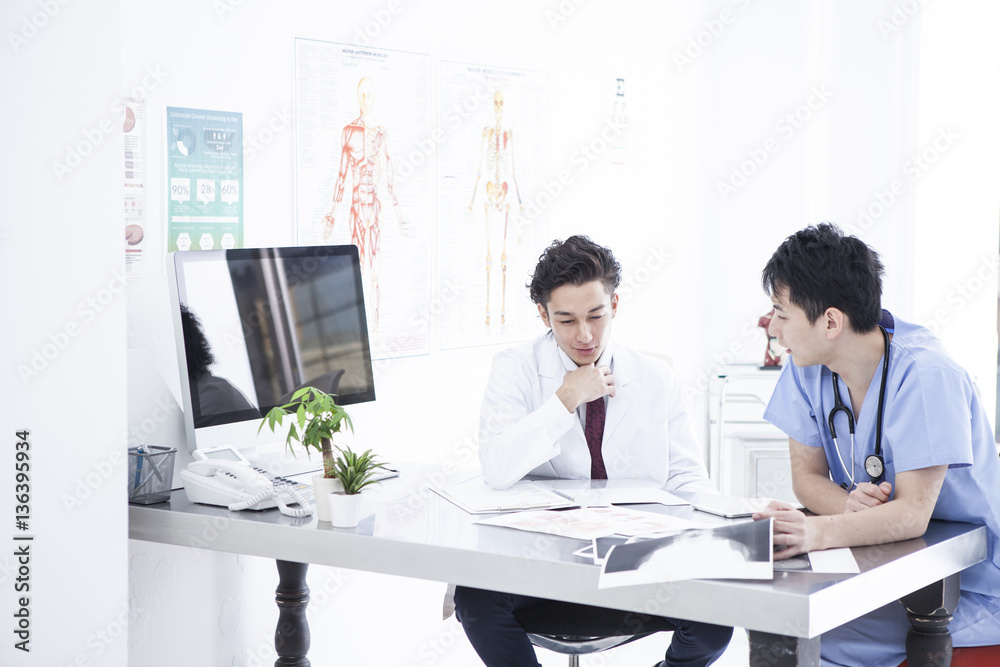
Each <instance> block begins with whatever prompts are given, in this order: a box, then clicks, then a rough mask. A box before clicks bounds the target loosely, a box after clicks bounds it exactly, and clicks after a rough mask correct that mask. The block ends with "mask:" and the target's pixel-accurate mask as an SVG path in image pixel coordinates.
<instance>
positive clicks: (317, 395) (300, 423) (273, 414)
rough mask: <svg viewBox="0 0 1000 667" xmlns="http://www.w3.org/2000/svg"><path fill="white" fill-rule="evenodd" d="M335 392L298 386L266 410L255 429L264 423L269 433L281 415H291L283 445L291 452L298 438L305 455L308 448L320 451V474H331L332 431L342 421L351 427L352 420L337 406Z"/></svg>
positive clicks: (308, 453) (339, 425)
mask: <svg viewBox="0 0 1000 667" xmlns="http://www.w3.org/2000/svg"><path fill="white" fill-rule="evenodd" d="M334 399H335V395H331V394H327V393H326V392H324V391H322V390H320V389H316V388H315V387H302V388H301V389H299V390H297V391H296V392H295V393H294V394H292V398H291V400H290V401H289V402H288V403H286V404H284V405H277V406H275V407H273V408H271V409H270V411H268V413H267V415H265V416H264V419H263V421H261V423H260V428H258V429H257V433H260V432H261V429H263V428H264V426H265V425H266V426H268V427H269V428H270V429H271V432H272V433H273V432H274V431H275V427H276V426H280V425H281V424H282V422H283V420H284V418H285V417H288V416H292V417H293V420H292V423H291V424H289V425H288V435H287V436H286V437H285V445H286V446H287V447H288V449H289V450H290V451H291V452H292V455H293V456H294V455H295V449H294V448H293V447H292V443H293V442H298V443H299V444H301V445H302V446H303V447H305V449H306V456H309V455H310V453H311V452H310V450H311V449H315V450H317V451H319V452H321V453H322V455H323V475H324V477H335V476H336V475H335V474H333V472H332V471H333V470H334V467H333V464H334V447H333V443H332V442H331V438H333V434H334V433H339V432H340V429H341V427H342V426H343V425H344V423H346V424H347V427H348V428H350V429H351V432H353V431H354V424H352V423H351V418H350V416H349V415H348V414H347V412H346V411H345V410H344V408H342V407H341V406H339V405H337V402H336V401H335V400H334Z"/></svg>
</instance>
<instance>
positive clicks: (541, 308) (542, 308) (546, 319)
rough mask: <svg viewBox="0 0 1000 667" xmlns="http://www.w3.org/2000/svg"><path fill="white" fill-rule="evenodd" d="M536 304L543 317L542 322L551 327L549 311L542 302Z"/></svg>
mask: <svg viewBox="0 0 1000 667" xmlns="http://www.w3.org/2000/svg"><path fill="white" fill-rule="evenodd" d="M535 305H536V306H538V315H539V316H540V317H541V318H542V324H544V325H545V326H547V327H548V328H550V329H551V328H552V323H551V322H549V311H548V310H547V309H546V308H545V306H544V305H542V304H540V303H538V304H535Z"/></svg>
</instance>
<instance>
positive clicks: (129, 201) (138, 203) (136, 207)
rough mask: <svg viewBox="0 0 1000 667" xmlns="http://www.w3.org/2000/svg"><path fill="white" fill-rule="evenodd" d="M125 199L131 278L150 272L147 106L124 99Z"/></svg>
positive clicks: (126, 267) (126, 260)
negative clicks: (145, 257) (147, 197)
mask: <svg viewBox="0 0 1000 667" xmlns="http://www.w3.org/2000/svg"><path fill="white" fill-rule="evenodd" d="M122 132H123V133H124V141H123V144H124V146H125V152H124V154H123V158H124V160H123V164H122V166H123V167H124V169H123V171H124V174H125V179H124V200H125V211H124V213H125V271H126V273H127V275H129V276H137V275H140V273H141V271H140V269H142V268H144V267H145V268H146V270H147V271H148V268H149V266H151V262H149V261H146V262H145V263H144V262H143V256H144V253H145V250H146V246H147V243H148V240H147V239H146V103H145V101H144V100H141V99H134V98H128V97H126V98H123V99H122Z"/></svg>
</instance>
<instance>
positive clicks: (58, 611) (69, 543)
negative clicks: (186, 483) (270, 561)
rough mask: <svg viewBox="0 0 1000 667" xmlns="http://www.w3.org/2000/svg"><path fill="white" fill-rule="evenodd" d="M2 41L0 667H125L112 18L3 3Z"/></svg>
mask: <svg viewBox="0 0 1000 667" xmlns="http://www.w3.org/2000/svg"><path fill="white" fill-rule="evenodd" d="M0 26H2V28H3V29H2V31H0V33H2V35H3V44H2V46H0V90H2V91H3V93H2V95H3V103H2V104H0V126H2V127H3V128H4V129H5V132H4V135H5V137H4V148H3V157H0V202H2V206H0V350H2V353H0V354H2V357H0V358H2V378H0V405H2V406H3V407H2V408H0V433H2V436H0V442H2V443H3V445H2V447H0V452H2V454H0V470H2V472H0V516H2V517H3V524H4V529H3V531H2V534H3V537H2V538H0V539H2V543H3V546H2V547H0V617H2V618H3V621H2V626H3V637H4V638H3V641H2V642H0V664H4V665H26V666H31V665H37V666H38V667H43V666H44V667H50V666H52V665H59V666H62V665H71V664H72V665H81V666H84V665H111V666H115V665H125V664H126V660H127V641H126V633H127V626H128V620H129V619H128V616H129V598H128V589H127V578H126V577H127V571H128V562H127V541H126V540H127V532H126V494H125V485H126V481H125V447H124V443H125V438H124V435H125V426H126V422H125V415H124V406H125V404H126V400H127V399H126V392H125V356H124V350H125V348H126V336H125V284H124V278H123V275H122V272H123V269H124V252H123V248H124V245H123V243H122V224H121V219H122V218H121V201H122V185H121V180H120V179H121V174H122V169H123V165H122V160H123V152H122V150H123V149H122V142H121V127H122V125H121V123H122V114H121V110H120V108H119V109H117V110H115V109H113V106H114V104H115V102H116V100H118V99H119V98H120V96H121V94H122V91H121V87H120V82H121V71H120V67H121V53H120V50H119V47H120V38H119V35H120V21H119V5H118V3H117V2H112V1H110V0H97V1H96V2H88V3H74V4H64V3H59V2H37V1H32V2H29V1H27V0H23V1H22V0H16V1H11V2H5V3H4V5H3V8H2V10H0ZM57 164H61V165H63V168H59V167H56V165H57ZM24 429H28V430H29V431H30V434H29V435H28V438H29V440H28V442H29V444H30V448H29V449H28V450H27V451H28V454H29V456H30V458H29V460H28V461H18V460H17V459H16V455H17V452H18V451H19V450H17V449H16V446H17V442H18V440H17V436H16V435H15V433H16V432H17V431H21V430H24ZM20 451H24V450H20ZM25 462H27V463H29V464H30V471H29V475H30V480H29V481H28V482H27V484H28V485H29V487H30V488H29V489H24V488H23V487H21V488H18V487H15V484H17V483H18V482H17V480H16V478H15V472H16V470H17V468H16V467H15V466H16V465H17V464H18V463H25ZM22 472H23V469H22ZM26 491H27V493H29V494H30V499H27V500H28V502H27V503H22V502H21V500H24V499H21V500H19V499H18V498H17V495H21V494H23V493H25V492H26ZM21 504H27V505H28V508H29V511H28V514H29V515H30V518H28V519H27V520H26V522H27V528H26V530H21V529H18V528H17V526H16V524H15V521H16V516H17V515H18V514H21V513H23V510H19V509H18V507H17V506H18V505H21ZM25 536H31V537H33V540H31V541H16V540H15V537H25ZM25 546H27V547H28V554H29V555H28V556H27V557H22V556H18V557H15V552H17V551H18V550H19V549H20V548H21V547H25ZM25 586H27V589H25V588H24V587H25ZM22 597H23V598H26V600H25V602H26V607H25V604H24V602H22V601H21V598H22ZM22 607H24V608H26V609H27V610H28V611H27V613H28V621H29V629H28V630H29V632H30V641H29V643H28V644H27V646H28V648H30V652H24V651H21V650H18V649H17V648H15V642H18V641H21V638H20V637H16V636H15V635H14V633H13V631H14V630H15V629H16V628H17V627H18V626H19V625H20V621H21V620H22V619H19V618H16V617H15V615H16V614H18V613H20V612H21V609H22Z"/></svg>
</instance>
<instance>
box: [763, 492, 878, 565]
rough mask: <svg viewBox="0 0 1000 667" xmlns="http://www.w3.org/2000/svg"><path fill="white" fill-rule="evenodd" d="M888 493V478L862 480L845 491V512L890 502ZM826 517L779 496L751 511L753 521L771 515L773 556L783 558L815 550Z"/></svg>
mask: <svg viewBox="0 0 1000 667" xmlns="http://www.w3.org/2000/svg"><path fill="white" fill-rule="evenodd" d="M891 494H892V484H890V483H889V482H882V483H881V484H877V485H876V484H872V483H870V482H862V483H861V484H858V486H857V487H856V488H854V489H853V490H852V491H851V492H850V493H849V494H847V502H846V504H845V506H844V514H850V513H852V512H861V511H863V510H866V509H870V508H872V507H878V506H879V505H882V504H884V503H887V502H889V498H890V495H891ZM828 518H829V517H823V516H806V515H805V513H804V512H802V511H801V510H798V509H796V508H795V507H793V506H792V505H789V504H788V503H783V502H781V501H780V500H774V501H772V502H771V503H770V504H769V505H768V506H767V508H766V509H764V510H761V511H760V512H756V513H754V515H753V519H754V521H759V520H761V519H774V537H773V540H774V546H775V547H776V549H775V552H774V559H775V560H784V559H786V558H791V557H793V556H798V555H800V554H804V553H808V552H810V551H813V550H815V549H816V548H817V547H818V540H819V530H821V525H822V523H821V522H823V521H824V520H828ZM779 548H780V549H779Z"/></svg>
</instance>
